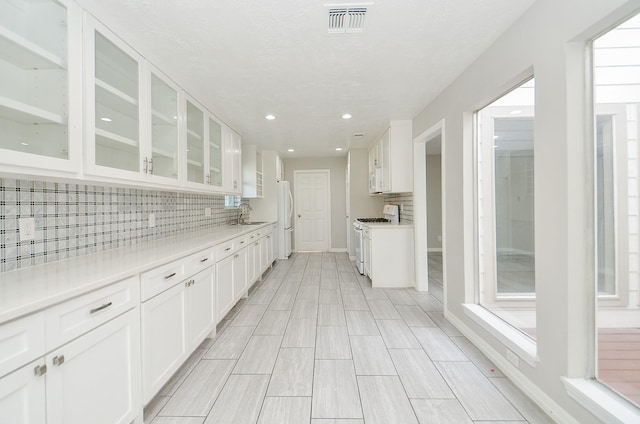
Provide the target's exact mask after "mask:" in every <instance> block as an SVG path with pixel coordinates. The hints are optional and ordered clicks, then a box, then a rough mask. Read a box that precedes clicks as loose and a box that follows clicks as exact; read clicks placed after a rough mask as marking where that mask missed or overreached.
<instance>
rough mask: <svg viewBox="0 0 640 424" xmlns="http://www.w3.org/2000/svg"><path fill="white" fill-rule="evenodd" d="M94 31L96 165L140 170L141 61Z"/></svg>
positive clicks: (134, 170)
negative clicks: (139, 74)
mask: <svg viewBox="0 0 640 424" xmlns="http://www.w3.org/2000/svg"><path fill="white" fill-rule="evenodd" d="M94 34H95V80H94V82H95V164H96V165H99V166H105V167H109V168H114V169H122V170H126V171H133V172H140V118H139V95H138V93H139V90H138V83H139V82H138V62H137V61H136V60H135V59H134V58H132V57H131V56H130V55H128V54H127V53H125V52H124V51H123V50H122V49H121V48H120V47H118V46H117V45H116V44H115V43H113V42H112V41H111V40H109V39H108V38H107V37H106V36H104V35H103V34H101V33H100V32H98V31H95V32H94Z"/></svg>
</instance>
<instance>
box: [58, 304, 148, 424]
mask: <svg viewBox="0 0 640 424" xmlns="http://www.w3.org/2000/svg"><path fill="white" fill-rule="evenodd" d="M139 323H140V318H139V315H138V314H137V310H132V311H129V312H127V313H125V314H123V315H120V316H119V317H117V318H115V319H113V320H111V321H109V322H107V323H106V324H104V325H102V326H100V327H98V328H96V329H95V330H93V331H90V332H89V333H87V334H85V335H84V336H82V337H80V338H78V339H76V340H74V341H72V342H70V343H68V344H66V345H64V346H62V347H60V348H59V349H57V350H55V351H53V352H51V353H49V354H48V355H47V357H46V359H47V360H46V363H47V369H48V371H47V374H46V381H47V384H46V393H47V424H86V423H95V424H127V423H130V422H131V421H133V420H134V419H135V418H136V416H137V415H138V413H139V411H140V397H139V393H140V390H139V386H138V385H139V381H140V375H139V370H138V364H139V363H140V358H139V345H140V341H139V334H140V333H139V327H138V326H139Z"/></svg>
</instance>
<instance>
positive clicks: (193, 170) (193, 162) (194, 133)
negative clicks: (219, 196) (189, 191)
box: [187, 101, 204, 183]
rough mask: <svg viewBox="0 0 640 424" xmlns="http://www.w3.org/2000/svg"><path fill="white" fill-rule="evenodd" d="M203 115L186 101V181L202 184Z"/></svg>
mask: <svg viewBox="0 0 640 424" xmlns="http://www.w3.org/2000/svg"><path fill="white" fill-rule="evenodd" d="M203 138H204V114H203V113H202V111H201V110H200V109H198V108H197V107H195V106H194V105H192V104H191V102H189V101H187V179H188V180H189V181H191V182H194V183H204V144H203V143H204V141H203Z"/></svg>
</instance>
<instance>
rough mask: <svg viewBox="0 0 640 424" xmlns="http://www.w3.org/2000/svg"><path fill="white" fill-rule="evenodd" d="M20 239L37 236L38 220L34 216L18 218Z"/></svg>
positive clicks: (24, 239)
mask: <svg viewBox="0 0 640 424" xmlns="http://www.w3.org/2000/svg"><path fill="white" fill-rule="evenodd" d="M18 231H19V232H20V241H27V240H34V239H35V238H36V222H35V220H34V219H33V218H20V219H19V220H18Z"/></svg>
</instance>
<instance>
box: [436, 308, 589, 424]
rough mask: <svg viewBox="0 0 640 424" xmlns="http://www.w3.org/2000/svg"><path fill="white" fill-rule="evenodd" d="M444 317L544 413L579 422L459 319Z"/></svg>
mask: <svg viewBox="0 0 640 424" xmlns="http://www.w3.org/2000/svg"><path fill="white" fill-rule="evenodd" d="M445 318H446V319H448V320H449V321H451V323H452V324H453V325H454V326H455V327H456V328H457V329H458V330H460V332H461V333H462V334H463V335H464V336H465V337H466V338H468V339H469V340H470V341H471V343H473V344H474V345H475V346H476V347H477V348H478V349H479V350H480V351H481V352H482V353H484V354H485V355H486V356H487V358H489V360H490V361H491V362H493V363H494V364H495V365H496V366H497V367H498V368H499V369H500V371H502V373H503V374H504V375H506V376H507V377H509V379H510V380H511V381H512V382H513V383H514V384H515V385H516V386H517V387H518V388H519V389H520V390H522V391H523V392H524V393H525V394H526V395H527V396H529V398H531V400H533V401H534V402H535V403H536V404H537V405H538V406H539V407H540V408H541V409H542V410H543V411H544V412H545V413H547V414H548V415H549V416H550V417H551V418H552V419H553V420H555V421H557V422H559V423H566V424H580V423H579V422H578V421H576V419H575V418H574V417H573V416H571V414H569V413H568V412H567V411H566V410H565V409H564V408H562V407H561V406H560V405H558V403H557V402H555V401H554V400H553V399H551V397H549V395H547V394H546V393H545V392H544V391H542V390H541V389H540V388H539V387H538V386H536V385H535V384H534V383H532V382H531V380H529V379H528V378H527V377H526V376H525V375H524V374H522V373H521V372H520V371H519V370H518V369H517V368H516V367H514V366H513V365H512V364H511V362H509V361H508V360H507V358H505V357H504V356H502V355H500V354H499V353H498V352H497V351H496V350H495V349H494V348H493V346H491V345H490V344H489V343H487V342H485V341H484V340H483V339H482V338H481V337H480V336H479V335H477V334H476V333H475V332H473V331H472V330H471V329H470V328H469V327H468V326H467V325H465V324H464V323H463V322H462V321H461V320H460V319H458V318H457V317H456V316H454V315H452V314H451V313H449V312H448V311H445Z"/></svg>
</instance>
